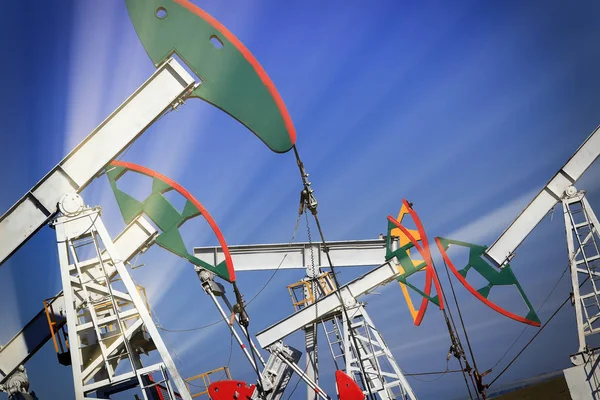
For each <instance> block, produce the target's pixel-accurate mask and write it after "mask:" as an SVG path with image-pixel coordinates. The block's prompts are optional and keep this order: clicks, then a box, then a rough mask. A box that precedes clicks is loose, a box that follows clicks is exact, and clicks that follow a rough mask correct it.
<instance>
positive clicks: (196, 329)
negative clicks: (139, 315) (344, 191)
mask: <svg viewBox="0 0 600 400" xmlns="http://www.w3.org/2000/svg"><path fill="white" fill-rule="evenodd" d="M301 215H302V214H299V215H298V218H297V219H296V225H295V227H294V232H293V234H292V238H291V239H290V241H289V242H288V245H291V244H292V242H293V241H294V239H295V238H296V233H297V232H298V227H299V225H300V218H301ZM287 256H288V253H286V254H284V255H283V258H282V259H281V261H280V262H279V265H278V266H277V268H276V269H275V270H274V271H273V273H272V274H271V276H270V277H269V279H267V281H266V282H265V284H264V285H263V287H262V288H260V289H259V291H258V292H257V293H256V294H255V295H254V296H253V297H252V298H251V299H250V300H249V301H248V302H247V303H246V306H248V305H250V303H252V302H253V301H254V300H256V298H257V297H258V296H259V295H260V294H261V293H262V292H263V290H264V289H265V288H266V287H267V286H268V284H269V283H270V282H271V280H272V279H273V278H274V277H275V274H277V271H279V269H281V266H282V265H283V262H284V261H285V259H286V258H287ZM220 322H223V319H222V318H221V319H219V320H218V321H214V322H211V323H209V324H206V325H202V326H198V327H195V328H183V329H167V328H165V327H164V326H162V325H157V327H158V328H159V329H161V330H163V331H165V332H174V333H177V332H192V331H199V330H202V329H206V328H210V327H211V326H214V325H217V324H218V323H220Z"/></svg>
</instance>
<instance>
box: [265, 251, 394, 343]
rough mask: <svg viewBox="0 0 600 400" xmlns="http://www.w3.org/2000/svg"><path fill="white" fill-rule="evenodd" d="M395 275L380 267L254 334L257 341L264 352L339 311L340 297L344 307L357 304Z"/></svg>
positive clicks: (392, 271) (384, 267) (389, 267)
mask: <svg viewBox="0 0 600 400" xmlns="http://www.w3.org/2000/svg"><path fill="white" fill-rule="evenodd" d="M398 275H400V272H399V271H398V268H396V266H393V265H390V263H389V262H387V263H385V264H382V265H381V266H379V267H377V268H375V269H374V270H372V271H370V272H368V273H366V274H365V275H363V276H361V277H359V278H357V279H355V280H353V281H351V282H350V283H348V284H346V285H344V286H342V287H340V288H339V290H337V291H335V292H333V293H331V294H329V295H327V296H325V297H323V298H321V299H319V300H318V301H316V302H315V303H313V304H311V305H310V306H308V307H305V308H303V309H302V310H301V311H298V312H296V313H295V314H293V315H291V316H289V317H287V318H285V319H283V320H281V321H279V322H278V323H276V324H274V325H271V326H270V327H268V328H267V329H265V330H263V331H261V332H259V333H257V334H256V339H257V340H258V343H259V344H260V345H261V346H262V347H263V348H266V347H268V346H270V345H271V344H273V343H275V342H277V341H279V340H282V339H283V338H284V337H286V336H288V335H290V334H292V333H293V332H295V331H297V330H300V329H302V328H303V327H304V326H306V325H309V324H311V323H314V322H316V321H319V320H321V319H323V318H324V317H326V316H328V315H329V314H331V313H332V312H334V311H337V310H339V309H340V307H341V304H340V297H341V300H342V301H343V302H344V304H346V305H353V304H355V303H356V298H357V297H358V296H360V295H363V294H365V293H368V292H370V291H371V290H373V289H375V288H376V287H378V286H381V285H385V284H386V283H388V282H391V281H393V280H395V279H396V278H397V277H398Z"/></svg>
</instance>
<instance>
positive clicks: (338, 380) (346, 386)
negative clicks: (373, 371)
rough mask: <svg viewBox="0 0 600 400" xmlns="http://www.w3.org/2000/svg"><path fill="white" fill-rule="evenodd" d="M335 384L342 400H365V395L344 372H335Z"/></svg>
mask: <svg viewBox="0 0 600 400" xmlns="http://www.w3.org/2000/svg"><path fill="white" fill-rule="evenodd" d="M335 384H336V386H337V392H338V395H339V397H340V400H364V398H365V394H364V393H363V391H362V389H361V388H360V386H358V384H357V383H356V382H354V379H352V378H350V377H349V376H348V375H347V374H346V373H345V372H344V371H340V370H339V369H338V370H337V371H335Z"/></svg>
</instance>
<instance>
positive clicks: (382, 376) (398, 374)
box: [342, 303, 417, 400]
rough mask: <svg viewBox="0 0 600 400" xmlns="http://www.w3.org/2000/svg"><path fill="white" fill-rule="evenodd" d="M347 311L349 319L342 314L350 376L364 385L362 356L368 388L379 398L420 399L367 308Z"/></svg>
mask: <svg viewBox="0 0 600 400" xmlns="http://www.w3.org/2000/svg"><path fill="white" fill-rule="evenodd" d="M346 311H347V315H348V318H349V320H348V319H346V314H342V318H343V332H344V334H343V335H344V338H343V340H344V354H345V357H344V358H345V361H346V374H348V375H349V376H351V377H352V378H353V379H354V380H355V381H356V382H360V376H361V375H362V373H361V367H360V363H359V357H360V359H361V360H362V362H363V366H364V369H365V379H366V381H367V385H369V386H370V387H371V391H372V392H373V393H374V394H377V395H378V396H379V398H381V399H382V400H392V399H403V400H404V399H406V400H408V399H410V400H416V398H417V397H416V396H415V393H414V392H413V390H412V388H411V386H410V384H409V383H408V381H407V380H406V378H405V377H404V375H403V374H402V371H401V370H400V367H399V366H398V364H397V363H396V360H395V359H394V356H393V355H392V353H391V351H390V350H389V348H388V347H387V345H386V344H385V342H384V340H383V337H382V336H381V334H380V333H379V331H378V330H377V329H376V328H375V325H374V324H373V321H372V320H371V318H369V315H368V314H367V312H366V310H365V308H364V306H363V305H362V304H361V303H357V304H356V305H355V306H354V307H348V308H347V310H346ZM351 331H352V332H353V334H354V337H355V338H356V342H357V348H355V346H354V341H353V340H352V336H351V334H350V332H351ZM364 393H365V395H367V394H368V393H369V392H368V390H366V388H365V390H364Z"/></svg>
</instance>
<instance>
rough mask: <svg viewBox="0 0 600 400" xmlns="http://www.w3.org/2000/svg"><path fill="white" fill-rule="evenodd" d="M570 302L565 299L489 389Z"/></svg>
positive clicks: (490, 384) (568, 298) (569, 298)
mask: <svg viewBox="0 0 600 400" xmlns="http://www.w3.org/2000/svg"><path fill="white" fill-rule="evenodd" d="M569 300H571V296H569V297H567V298H566V299H565V301H564V302H563V303H562V304H561V305H560V307H558V308H557V309H556V311H554V313H553V314H552V315H551V316H550V318H548V321H546V322H545V323H544V325H542V326H541V328H540V330H539V331H537V332H536V333H535V335H533V337H532V338H531V339H529V341H528V342H527V344H525V346H524V347H523V348H522V349H521V351H519V352H518V353H517V355H516V356H515V357H514V358H513V359H512V360H511V361H510V362H509V363H508V365H507V366H506V367H504V369H503V370H502V371H500V373H499V374H498V375H497V376H496V377H495V378H494V380H493V381H491V382H490V383H489V384H488V387H490V386H492V385H493V384H494V382H496V381H497V380H498V378H500V377H501V376H502V374H504V373H505V372H506V370H507V369H508V368H510V366H511V365H513V363H514V362H515V361H517V358H519V356H520V355H521V354H523V352H524V351H525V349H527V347H529V345H530V344H531V343H532V342H533V341H534V339H535V338H536V337H538V336H539V335H540V333H542V331H543V330H544V328H545V327H546V326H548V323H549V322H550V321H552V319H553V318H554V317H555V316H556V314H558V312H559V311H560V310H561V309H562V308H563V307H564V306H565V304H567V303H568V302H569Z"/></svg>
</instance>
